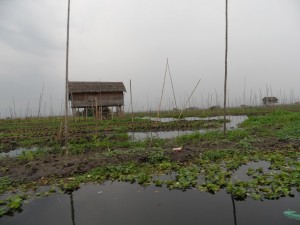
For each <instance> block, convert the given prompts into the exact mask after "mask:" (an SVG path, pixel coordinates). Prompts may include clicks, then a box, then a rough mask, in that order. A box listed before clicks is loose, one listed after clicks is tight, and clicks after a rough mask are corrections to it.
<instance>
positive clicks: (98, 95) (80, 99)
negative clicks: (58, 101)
mask: <svg viewBox="0 0 300 225" xmlns="http://www.w3.org/2000/svg"><path fill="white" fill-rule="evenodd" d="M68 92H69V100H70V101H71V108H72V110H73V113H75V112H76V111H79V110H80V109H83V112H84V113H85V114H86V115H87V112H88V111H89V110H90V111H92V112H93V114H94V115H96V116H97V114H98V113H99V114H101V115H104V116H107V115H108V114H109V112H111V109H112V111H113V109H114V107H116V113H117V115H122V114H123V112H124V92H126V89H125V86H124V84H123V82H77V81H70V82H69V83H68Z"/></svg>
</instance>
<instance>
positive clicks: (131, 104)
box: [129, 80, 133, 123]
mask: <svg viewBox="0 0 300 225" xmlns="http://www.w3.org/2000/svg"><path fill="white" fill-rule="evenodd" d="M129 83H130V106H131V122H132V123H133V103H132V89H131V80H129Z"/></svg>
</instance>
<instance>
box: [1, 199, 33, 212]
mask: <svg viewBox="0 0 300 225" xmlns="http://www.w3.org/2000/svg"><path fill="white" fill-rule="evenodd" d="M27 197H28V196H26V195H13V196H10V197H8V198H6V199H4V200H0V217H2V216H4V215H7V214H12V213H14V212H16V211H21V210H22V209H21V207H22V204H23V201H24V200H25V199H26V198H27Z"/></svg>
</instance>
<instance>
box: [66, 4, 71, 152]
mask: <svg viewBox="0 0 300 225" xmlns="http://www.w3.org/2000/svg"><path fill="white" fill-rule="evenodd" d="M69 30H70V0H68V17H67V43H66V83H65V85H66V87H65V147H66V154H69V149H68V139H69V131H68V113H69V112H68V82H69V38H70V37H69Z"/></svg>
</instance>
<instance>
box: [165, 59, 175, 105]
mask: <svg viewBox="0 0 300 225" xmlns="http://www.w3.org/2000/svg"><path fill="white" fill-rule="evenodd" d="M167 66H168V71H169V76H170V80H171V85H172V91H173V97H174V103H175V108H176V109H177V102H176V97H175V90H174V85H173V80H172V76H171V71H170V66H169V60H168V59H167Z"/></svg>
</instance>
